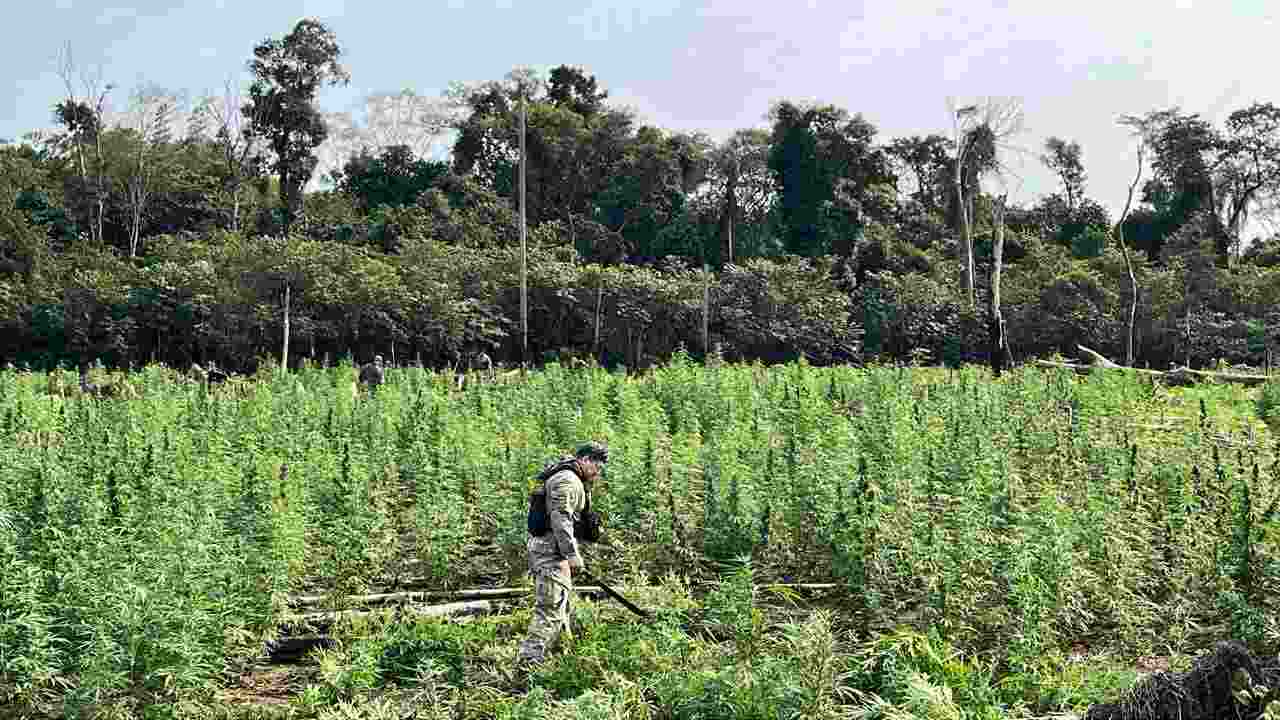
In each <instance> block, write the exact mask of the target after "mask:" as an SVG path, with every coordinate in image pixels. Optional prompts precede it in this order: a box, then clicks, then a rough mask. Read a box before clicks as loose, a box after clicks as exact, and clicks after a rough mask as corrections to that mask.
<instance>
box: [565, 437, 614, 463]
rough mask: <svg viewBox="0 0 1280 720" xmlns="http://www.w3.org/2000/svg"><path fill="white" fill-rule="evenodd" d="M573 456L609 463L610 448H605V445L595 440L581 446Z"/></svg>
mask: <svg viewBox="0 0 1280 720" xmlns="http://www.w3.org/2000/svg"><path fill="white" fill-rule="evenodd" d="M573 454H574V457H580V458H590V459H592V460H599V461H600V462H602V463H607V462H609V448H607V447H605V445H604V443H598V442H596V441H594V440H592V441H591V442H585V443H583V444H581V445H579V446H578V449H577V451H576V452H574V453H573Z"/></svg>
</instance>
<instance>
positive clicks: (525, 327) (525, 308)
mask: <svg viewBox="0 0 1280 720" xmlns="http://www.w3.org/2000/svg"><path fill="white" fill-rule="evenodd" d="M525 114H526V108H525V97H524V87H523V86H522V87H521V88H520V363H521V365H523V366H526V367H527V366H528V364H529V251H528V247H527V242H528V231H527V228H526V226H525V166H526V165H527V164H528V158H527V156H526V154H525V140H524V134H525Z"/></svg>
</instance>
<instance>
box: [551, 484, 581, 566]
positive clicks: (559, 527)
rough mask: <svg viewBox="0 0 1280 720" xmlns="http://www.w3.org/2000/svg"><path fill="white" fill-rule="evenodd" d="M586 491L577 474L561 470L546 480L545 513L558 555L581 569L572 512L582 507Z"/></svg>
mask: <svg viewBox="0 0 1280 720" xmlns="http://www.w3.org/2000/svg"><path fill="white" fill-rule="evenodd" d="M585 495H586V491H585V490H584V489H583V487H582V481H581V480H579V479H578V476H576V475H574V474H573V473H572V472H570V471H568V470H561V471H560V472H558V473H556V474H555V475H553V476H551V478H550V479H548V481H547V514H548V515H550V518H549V520H550V521H551V534H552V536H553V537H554V538H555V540H556V547H557V548H559V550H560V555H561V556H563V557H564V558H565V559H566V560H568V561H569V565H570V566H572V567H574V568H579V569H581V568H582V567H583V562H582V556H581V555H580V554H579V553H578V541H577V539H576V538H574V537H573V514H574V513H575V512H577V510H578V508H580V507H582V503H583V499H584V497H585Z"/></svg>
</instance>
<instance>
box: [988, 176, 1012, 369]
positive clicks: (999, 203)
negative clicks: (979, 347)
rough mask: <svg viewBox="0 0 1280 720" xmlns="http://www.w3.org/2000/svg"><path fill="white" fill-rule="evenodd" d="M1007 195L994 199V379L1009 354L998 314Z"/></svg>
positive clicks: (992, 290)
mask: <svg viewBox="0 0 1280 720" xmlns="http://www.w3.org/2000/svg"><path fill="white" fill-rule="evenodd" d="M1007 197H1008V196H1007V195H1001V196H1000V197H999V198H997V199H996V202H995V206H994V207H993V208H992V209H993V210H994V214H995V217H994V218H993V219H994V220H995V242H994V247H993V248H992V263H991V306H990V317H991V321H990V328H989V332H990V338H991V345H990V356H991V357H990V359H991V372H992V373H994V374H995V376H996V377H1000V373H1001V371H1002V370H1004V364H1005V354H1006V353H1008V352H1009V348H1008V345H1006V343H1005V334H1004V316H1003V315H1002V314H1001V312H1000V273H1001V270H1002V269H1003V265H1004V208H1005V200H1006V199H1007Z"/></svg>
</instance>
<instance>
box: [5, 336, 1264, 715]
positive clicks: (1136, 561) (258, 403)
mask: <svg viewBox="0 0 1280 720" xmlns="http://www.w3.org/2000/svg"><path fill="white" fill-rule="evenodd" d="M68 377H70V376H68ZM64 380H66V378H56V382H50V381H49V380H48V379H46V378H44V377H39V376H30V375H22V374H13V373H9V374H3V375H0V426H2V427H3V430H4V433H3V435H0V476H2V477H4V478H6V479H7V480H8V481H7V482H5V483H3V484H0V567H4V568H5V572H4V573H2V574H0V711H3V712H11V713H26V714H31V715H32V716H42V715H41V714H44V715H52V716H68V717H75V716H83V717H95V716H96V717H104V718H105V717H121V718H125V717H144V716H146V717H163V716H173V717H210V716H214V715H211V714H210V713H214V714H218V713H221V714H222V715H225V716H227V717H255V716H264V717H265V716H281V717H284V716H289V717H369V718H376V717H393V716H394V717H400V716H401V715H402V714H403V713H404V712H406V709H407V708H408V707H409V706H410V705H411V704H412V705H413V706H414V707H418V708H419V712H420V716H421V717H432V716H433V717H476V718H480V717H512V718H514V717H653V718H700V717H785V716H787V714H788V713H798V714H799V715H797V716H800V715H802V716H805V717H868V718H870V717H904V715H903V713H909V714H912V715H914V716H919V717H962V716H963V717H1000V716H1029V715H1037V714H1045V713H1053V712H1062V711H1071V710H1079V709H1081V708H1083V707H1085V706H1087V705H1088V704H1090V703H1092V702H1096V701H1098V700H1100V699H1103V698H1105V697H1109V696H1113V695H1114V694H1115V693H1116V692H1118V691H1119V690H1120V689H1122V688H1123V687H1125V686H1127V684H1129V683H1131V682H1132V680H1133V678H1134V677H1136V671H1135V668H1136V667H1137V666H1138V665H1140V664H1142V663H1143V662H1146V661H1144V660H1142V659H1143V658H1152V657H1159V658H1163V659H1164V660H1163V662H1169V663H1172V664H1173V665H1174V666H1178V665H1179V664H1185V663H1186V662H1187V661H1188V660H1189V658H1190V657H1191V656H1192V655H1194V654H1195V653H1196V652H1198V651H1199V650H1202V649H1204V648H1206V647H1207V646H1208V645H1209V644H1210V643H1211V642H1212V641H1214V640H1218V639H1225V638H1227V637H1231V638H1235V639H1239V640H1242V641H1245V642H1247V643H1248V644H1250V646H1251V647H1253V648H1254V649H1256V650H1257V651H1259V652H1274V651H1275V650H1276V649H1277V643H1280V626H1278V625H1277V622H1276V620H1275V618H1276V617H1277V616H1278V614H1280V613H1278V612H1277V611H1280V607H1277V600H1276V598H1277V592H1276V591H1277V590H1280V553H1278V552H1277V548H1276V544H1275V538H1276V537H1277V535H1276V534H1275V529H1276V526H1277V523H1276V520H1277V518H1276V510H1275V508H1276V507H1277V503H1278V502H1280V501H1278V500H1277V498H1280V465H1278V464H1277V461H1276V439H1275V438H1276V435H1275V431H1274V429H1273V428H1272V427H1269V426H1268V424H1267V422H1266V420H1268V419H1272V416H1273V413H1271V412H1270V409H1271V408H1274V406H1275V401H1274V398H1272V396H1273V395H1274V386H1264V387H1263V388H1260V389H1245V388H1241V387H1239V386H1234V385H1212V384H1205V385H1199V386H1195V387H1191V388H1166V387H1163V386H1161V385H1159V384H1153V383H1152V382H1151V381H1150V380H1148V379H1144V378H1136V377H1132V376H1127V375H1124V374H1122V373H1107V374H1095V375H1091V376H1088V377H1078V376H1075V375H1073V374H1070V373H1066V372H1051V371H1044V370H1039V369H1032V368H1023V369H1019V370H1017V371H1015V372H1013V373H1009V374H1006V376H1005V377H1003V378H1001V379H1000V380H995V379H993V378H991V377H990V376H989V375H987V374H986V373H985V371H983V370H982V369H978V368H964V369H961V370H942V369H928V368H885V367H873V368H867V369H855V368H811V367H807V366H804V365H803V364H800V365H790V366H777V367H770V368H766V367H762V366H725V367H719V368H703V367H701V366H699V365H696V364H694V363H692V362H690V361H688V360H687V359H686V358H683V357H677V358H676V359H675V361H674V362H673V363H671V364H670V365H668V366H666V367H663V368H660V369H657V370H655V371H653V372H651V373H647V374H645V375H644V376H640V377H627V376H624V375H621V374H610V373H607V372H605V371H603V370H599V369H593V370H585V371H570V370H567V369H563V368H560V367H558V366H554V365H553V366H551V367H549V368H547V369H546V370H544V371H541V372H538V373H533V374H531V375H530V376H528V378H524V379H519V378H516V379H513V381H511V382H502V383H495V384H472V385H470V386H469V388H468V389H467V390H466V391H465V392H457V391H455V390H453V389H451V387H450V383H449V378H447V377H445V376H442V375H437V374H433V373H430V372H425V371H420V370H413V369H405V370H393V371H390V372H389V373H388V384H387V385H386V386H384V387H383V388H381V389H380V391H379V392H378V393H377V395H376V396H372V397H371V396H367V395H365V396H360V397H356V398H353V397H352V394H351V392H350V387H351V382H352V381H353V380H354V369H353V368H351V367H350V366H344V367H340V368H336V369H329V370H324V369H318V368H307V369H304V370H302V371H299V372H296V373H292V374H290V375H280V374H274V373H270V372H268V373H264V374H262V375H261V376H259V377H258V378H256V379H254V381H253V382H252V383H249V384H246V385H244V386H242V387H240V388H237V389H234V390H222V391H213V392H210V391H206V390H205V389H204V388H201V387H199V386H196V385H191V384H186V383H183V382H182V381H181V379H180V378H179V377H178V376H176V375H175V374H173V373H171V372H170V371H167V370H165V369H163V368H159V367H151V368H147V369H146V370H144V371H143V372H141V373H138V374H136V375H133V376H131V377H128V378H123V377H117V378H116V380H117V381H119V382H127V383H129V384H130V386H131V389H132V390H133V391H134V392H133V393H129V394H128V395H130V396H131V397H129V399H123V400H106V401H92V400H88V399H84V398H80V397H77V396H66V395H64V394H61V393H58V394H50V393H49V392H48V389H49V388H50V387H51V386H56V385H58V384H59V383H61V382H62V381H64ZM588 437H595V438H602V439H605V440H607V441H608V442H609V444H610V446H611V450H612V452H611V455H612V460H611V462H610V466H609V468H608V471H607V474H606V476H605V478H604V479H603V480H602V481H601V484H600V487H599V488H598V490H597V493H596V497H595V498H594V500H593V505H594V506H595V507H597V508H599V509H600V510H601V511H602V512H603V513H604V514H605V516H606V528H607V529H606V536H607V539H608V543H607V544H606V545H602V546H598V547H594V548H591V549H589V550H588V553H589V554H588V562H589V563H590V564H591V566H592V568H593V571H598V572H599V573H601V574H602V576H603V577H607V578H610V579H612V580H615V581H617V582H621V583H623V584H627V585H628V586H636V587H637V588H639V586H652V587H650V588H649V589H643V590H642V589H637V590H635V592H636V593H637V597H638V598H640V599H641V600H642V604H643V605H645V606H646V607H651V608H659V609H661V612H660V614H659V619H658V621H657V622H655V623H654V624H652V625H640V624H637V623H635V622H633V620H632V618H631V617H629V616H628V615H627V614H626V611H625V610H624V609H622V608H620V607H617V606H616V605H613V604H611V603H608V602H603V603H600V604H597V603H592V602H586V601H584V602H580V603H579V604H578V605H577V610H576V612H577V613H578V615H579V617H578V621H579V626H580V627H581V631H580V633H579V636H578V637H576V638H575V641H574V642H573V643H572V645H571V646H569V647H568V648H566V651H565V652H564V653H562V654H560V655H558V656H556V658H555V659H554V660H553V661H552V662H551V663H550V664H549V665H548V666H546V667H545V668H543V669H542V670H539V671H538V672H537V673H535V674H534V675H533V676H532V677H529V678H524V677H519V676H517V675H516V674H515V673H514V671H513V670H512V665H513V660H514V654H515V650H516V645H517V643H518V641H519V637H520V636H521V634H522V633H523V630H524V627H525V625H526V624H527V621H528V610H527V608H526V607H525V606H524V604H522V603H518V604H515V605H513V606H510V607H508V608H507V612H504V613H502V614H500V615H497V616H493V617H487V618H473V619H470V620H467V621H440V620H426V619H421V620H416V621H408V620H400V621H397V622H394V623H390V624H376V623H375V624H373V625H369V624H367V623H365V624H350V625H340V626H339V627H337V628H335V630H333V633H334V637H335V638H337V639H338V640H339V642H338V644H337V645H336V646H335V647H334V648H332V649H330V650H327V651H323V652H320V653H319V654H318V655H317V656H315V657H313V658H312V659H311V661H310V662H309V663H308V664H306V665H305V666H303V667H301V668H298V669H296V670H295V671H293V672H290V673H288V674H283V673H281V672H279V671H269V672H268V671H263V670H262V669H261V668H258V669H255V667H256V662H257V660H256V656H257V655H258V653H259V652H260V649H261V647H262V642H263V641H264V640H266V639H269V638H271V637H273V636H274V635H275V634H277V633H278V632H279V628H280V626H281V623H283V622H285V621H287V620H289V619H290V617H291V612H292V611H291V610H290V608H289V606H288V604H287V598H288V597H289V596H290V595H291V594H297V593H302V592H307V593H323V594H325V596H326V598H327V599H326V601H325V604H324V607H326V608H330V609H341V608H345V607H348V606H349V605H350V604H351V602H350V600H349V598H350V597H351V596H352V595H354V594H358V593H362V592H366V591H369V590H373V589H378V588H387V587H396V586H399V585H404V584H406V583H412V584H414V586H416V587H425V588H431V589H449V588H458V587H476V586H486V585H487V586H494V585H511V584H517V585H519V584H527V579H526V578H525V577H524V557H523V546H524V512H525V507H526V494H527V492H528V490H529V482H530V479H531V478H532V477H533V475H534V474H535V473H536V471H537V469H538V468H540V467H541V465H542V463H543V462H545V461H546V460H548V459H550V458H551V457H554V456H555V455H556V454H558V453H560V452H563V451H565V450H566V449H568V448H571V447H572V446H573V445H575V444H576V443H577V442H579V441H581V440H582V439H585V438H588ZM744 561H745V564H744ZM778 581H814V582H837V583H839V584H840V587H841V590H840V591H839V592H837V593H835V594H834V596H833V597H831V598H828V599H826V600H823V601H821V602H815V601H811V600H801V599H800V598H798V597H796V596H794V595H789V594H787V593H785V592H776V591H769V590H766V589H763V588H765V587H767V586H768V584H769V583H774V582H778ZM242 677H249V678H258V679H260V680H261V681H262V682H264V683H267V684H268V686H269V687H270V688H271V690H270V692H268V693H266V694H260V693H259V694H255V692H254V691H251V690H249V689H246V688H245V687H242V686H243V684H244V683H243V682H241V681H239V680H238V678H242ZM228 693H230V694H229V695H228ZM235 697H245V698H251V699H254V702H252V703H249V704H247V705H243V706H242V705H240V704H237V703H234V702H228V701H226V700H225V699H226V698H235ZM219 698H223V700H219ZM5 708H7V709H8V710H4V709H5ZM431 708H435V709H434V710H432V709H431ZM433 712H434V713H436V714H435V715H431V714H430V713H433ZM397 713H399V714H397ZM219 716H221V715H219Z"/></svg>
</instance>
